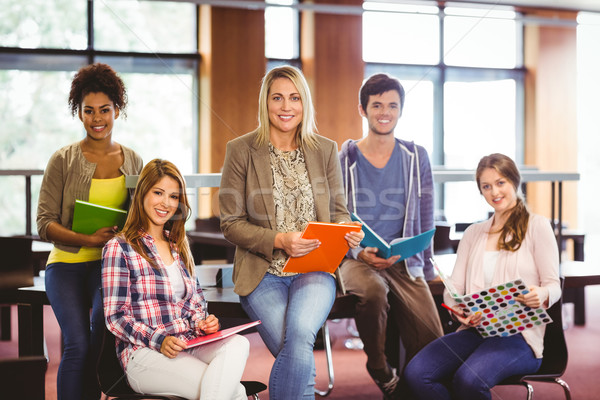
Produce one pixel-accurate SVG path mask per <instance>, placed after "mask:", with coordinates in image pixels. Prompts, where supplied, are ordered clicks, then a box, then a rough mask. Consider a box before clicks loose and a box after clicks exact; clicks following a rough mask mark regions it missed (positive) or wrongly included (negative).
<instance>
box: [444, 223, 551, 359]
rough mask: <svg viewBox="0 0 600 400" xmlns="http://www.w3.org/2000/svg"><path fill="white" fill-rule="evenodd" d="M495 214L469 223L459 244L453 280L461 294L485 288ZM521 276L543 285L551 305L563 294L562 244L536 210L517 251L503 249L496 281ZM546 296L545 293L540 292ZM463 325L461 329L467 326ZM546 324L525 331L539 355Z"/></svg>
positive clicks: (527, 339) (503, 281)
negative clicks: (487, 251) (485, 262)
mask: <svg viewBox="0 0 600 400" xmlns="http://www.w3.org/2000/svg"><path fill="white" fill-rule="evenodd" d="M492 220H493V217H492V218H490V219H489V220H487V221H484V222H480V223H477V224H473V225H471V226H469V228H468V229H467V230H466V231H465V234H464V236H463V238H462V239H461V241H460V244H459V246H458V252H457V257H456V264H455V265H454V269H453V271H452V277H451V279H452V283H453V284H454V287H455V288H456V290H457V291H458V293H459V294H468V293H474V292H477V291H480V290H483V289H485V287H484V277H483V255H484V253H485V245H486V242H487V237H488V232H489V230H490V227H491V226H492ZM517 278H521V279H523V282H524V283H525V284H526V285H527V286H531V285H534V286H540V287H541V289H542V290H543V291H545V292H546V293H547V294H548V307H550V306H551V305H552V304H554V303H555V302H556V301H558V299H559V298H560V295H561V290H560V280H559V275H558V246H557V245H556V238H555V236H554V232H552V228H551V226H550V222H549V221H548V220H547V219H546V218H544V217H542V216H540V215H534V214H532V215H531V216H530V218H529V224H528V227H527V233H526V235H525V239H524V240H523V243H522V244H521V247H520V248H519V249H518V250H517V251H514V252H512V251H506V250H502V251H500V254H499V255H498V260H497V262H496V270H495V273H494V278H493V280H492V285H500V284H502V283H505V282H508V281H511V280H514V279H517ZM540 297H541V298H542V299H544V298H545V293H540ZM444 301H446V302H448V304H452V303H451V296H450V295H449V293H448V292H447V291H445V292H444ZM466 328H467V327H465V326H461V327H460V328H459V329H466ZM545 330H546V327H545V326H541V327H535V328H532V329H528V330H526V331H524V332H523V337H524V338H525V341H526V342H527V343H528V344H529V346H530V347H531V349H532V350H533V352H534V354H535V356H536V357H537V358H541V357H542V353H543V350H544V332H545Z"/></svg>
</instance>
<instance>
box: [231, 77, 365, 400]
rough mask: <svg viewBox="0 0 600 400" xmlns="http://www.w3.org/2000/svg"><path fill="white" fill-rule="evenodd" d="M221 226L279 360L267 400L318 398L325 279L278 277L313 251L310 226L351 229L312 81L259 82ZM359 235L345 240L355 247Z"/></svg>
mask: <svg viewBox="0 0 600 400" xmlns="http://www.w3.org/2000/svg"><path fill="white" fill-rule="evenodd" d="M219 204H220V210H221V229H222V231H223V234H224V235H225V237H226V238H227V240H229V241H230V242H232V243H234V244H235V245H236V246H237V247H236V253H235V260H234V270H233V281H234V283H235V292H236V293H237V294H239V295H240V301H241V304H242V307H243V308H244V310H245V311H246V312H247V313H248V315H249V316H250V318H252V319H260V320H261V321H262V324H261V325H259V326H258V331H259V333H260V335H261V337H262V339H263V341H264V342H265V344H266V345H267V347H268V348H269V350H270V352H271V353H272V354H273V356H274V357H275V362H274V364H273V368H272V370H271V376H270V379H269V396H270V398H271V399H284V400H292V399H313V398H314V378H315V368H314V357H313V345H314V341H315V338H316V334H317V332H318V330H319V328H320V327H321V326H322V325H323V323H324V322H325V320H326V318H327V315H328V313H329V310H330V309H331V306H332V305H333V301H334V299H335V280H334V278H333V276H332V275H331V274H329V273H326V272H310V273H304V274H292V273H286V272H283V271H282V268H283V265H284V264H285V261H286V260H287V258H288V257H290V256H292V257H298V256H303V255H306V254H308V253H309V252H310V251H312V250H314V249H316V248H317V247H318V246H319V245H320V243H319V241H318V240H317V239H311V240H309V239H302V238H300V234H301V231H302V230H303V229H304V227H305V226H306V224H307V223H308V222H309V221H321V222H338V223H351V220H350V216H349V214H348V210H347V209H346V205H345V204H346V201H345V198H344V194H343V188H342V176H341V169H340V163H339V160H338V156H337V146H336V144H335V142H333V141H331V140H329V139H326V138H324V137H322V136H319V135H317V134H316V125H315V120H314V110H313V106H312V101H311V97H310V91H309V89H308V85H307V83H306V80H305V79H304V77H303V76H302V74H301V72H300V71H299V70H297V69H296V68H293V67H289V66H284V67H278V68H275V69H273V70H271V71H270V72H268V73H267V75H266V76H265V77H264V79H263V83H262V87H261V91H260V96H259V126H258V128H257V129H256V130H255V131H253V132H251V133H248V134H246V135H244V136H242V137H239V138H237V139H235V140H232V141H231V142H229V143H228V144H227V153H226V156H225V163H224V166H223V174H222V179H221V188H220V191H219ZM362 237H363V233H362V232H354V233H351V234H348V235H347V236H346V240H347V241H348V244H349V246H350V247H352V248H355V247H357V246H358V245H359V243H360V241H361V240H362Z"/></svg>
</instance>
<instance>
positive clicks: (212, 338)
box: [187, 320, 260, 349]
mask: <svg viewBox="0 0 600 400" xmlns="http://www.w3.org/2000/svg"><path fill="white" fill-rule="evenodd" d="M258 324H260V320H258V321H253V322H249V323H247V324H243V325H238V326H234V327H233V328H228V329H223V330H222V331H218V332H215V333H211V334H210V335H205V336H198V337H197V338H195V339H192V340H189V341H188V342H187V348H188V349H190V348H192V347H196V346H202V345H203V344H208V343H212V342H216V341H217V340H221V339H225V338H226V337H229V336H231V335H235V334H236V333H239V332H241V331H244V330H246V329H249V328H252V327H253V326H256V325H258Z"/></svg>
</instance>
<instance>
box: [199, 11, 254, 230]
mask: <svg viewBox="0 0 600 400" xmlns="http://www.w3.org/2000/svg"><path fill="white" fill-rule="evenodd" d="M199 20H200V38H199V41H200V52H201V55H202V62H201V65H200V101H199V108H200V112H199V115H200V117H199V120H200V129H199V135H200V137H199V143H200V145H199V156H198V164H199V165H198V170H199V172H200V173H214V172H221V168H222V167H223V161H224V159H225V145H226V144H227V142H228V141H230V140H232V139H235V138H236V137H239V136H241V135H243V134H245V133H247V132H250V131H251V130H253V129H254V128H256V126H257V124H258V122H257V114H258V93H259V89H260V82H261V79H262V77H263V75H264V74H265V68H266V60H265V33H264V32H265V30H264V23H265V22H264V10H247V9H238V8H226V7H215V6H208V5H202V6H200V18H199ZM216 192H217V190H216V189H213V190H208V189H202V190H201V191H200V193H199V199H198V216H199V217H200V218H206V217H209V216H211V215H213V214H216V215H218V204H217V198H216Z"/></svg>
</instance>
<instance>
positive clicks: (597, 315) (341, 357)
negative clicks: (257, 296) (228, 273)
mask: <svg viewBox="0 0 600 400" xmlns="http://www.w3.org/2000/svg"><path fill="white" fill-rule="evenodd" d="M586 304H587V324H586V326H584V327H576V326H570V327H569V328H568V329H567V330H566V332H565V335H566V337H567V344H568V347H569V366H568V368H567V372H566V373H565V375H564V379H565V380H566V381H567V383H568V384H569V385H570V387H571V391H572V396H573V399H576V400H592V399H598V398H600V379H598V377H599V371H600V346H599V343H600V286H594V287H588V288H587V289H586ZM12 311H13V321H14V323H13V332H12V337H13V340H12V341H10V342H0V357H16V356H17V339H16V338H17V324H16V321H17V316H16V307H13V310H12ZM329 326H330V329H331V334H332V339H333V348H334V352H333V360H334V370H335V385H334V389H333V391H332V392H331V394H330V395H329V396H328V397H327V399H344V400H352V399H356V400H359V399H360V400H367V399H368V400H370V399H381V398H382V396H381V394H380V392H379V390H378V389H377V387H376V386H375V384H374V383H373V382H372V381H371V379H370V377H369V375H368V374H367V372H366V370H365V362H366V357H365V355H364V353H363V352H362V351H358V350H348V349H346V348H345V347H344V341H345V339H347V338H350V337H351V335H350V334H349V333H348V332H347V330H346V321H340V322H330V325H329ZM44 331H45V336H46V345H47V348H48V355H49V358H50V363H49V366H48V372H47V373H46V399H47V400H55V399H56V372H57V369H58V364H59V362H60V343H59V342H60V331H59V328H58V324H57V322H56V319H55V318H54V315H53V313H52V309H51V308H50V307H46V309H45V312H44ZM248 338H249V339H250V341H251V344H252V346H251V351H250V358H249V360H248V364H247V365H246V371H245V373H244V379H246V380H258V381H262V382H265V383H267V382H268V380H269V372H270V369H271V365H272V363H273V357H272V356H271V355H270V353H269V352H268V350H267V349H266V347H265V346H264V344H263V343H262V341H261V340H260V337H259V336H258V334H256V333H253V334H250V335H248ZM315 356H316V363H317V387H318V388H319V389H324V388H326V386H327V367H326V362H325V354H324V351H322V350H317V351H315ZM534 389H535V391H534V399H539V400H554V399H557V400H559V399H564V396H563V393H562V389H560V387H559V386H558V385H552V384H545V383H535V384H534ZM318 398H319V397H317V399H318ZM520 398H523V399H524V398H525V389H524V388H522V387H500V388H496V389H494V394H493V399H494V400H513V399H520ZM261 399H268V392H263V393H261Z"/></svg>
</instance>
